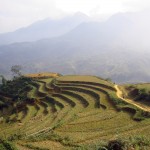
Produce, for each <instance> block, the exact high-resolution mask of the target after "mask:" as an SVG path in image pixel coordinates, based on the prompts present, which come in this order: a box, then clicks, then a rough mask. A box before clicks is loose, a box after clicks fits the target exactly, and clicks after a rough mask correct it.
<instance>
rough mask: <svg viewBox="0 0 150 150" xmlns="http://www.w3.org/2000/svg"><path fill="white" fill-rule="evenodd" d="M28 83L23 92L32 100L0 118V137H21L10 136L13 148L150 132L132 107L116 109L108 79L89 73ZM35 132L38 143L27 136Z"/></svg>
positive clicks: (97, 140) (64, 146) (65, 145)
mask: <svg viewBox="0 0 150 150" xmlns="http://www.w3.org/2000/svg"><path fill="white" fill-rule="evenodd" d="M31 86H32V90H31V91H30V92H29V93H28V96H29V97H30V98H33V99H36V101H35V102H36V103H34V104H27V105H26V106H25V107H24V109H23V110H20V111H19V112H15V113H13V114H11V115H10V116H9V119H8V121H7V122H6V121H3V122H1V123H0V135H1V136H3V137H10V135H14V134H16V135H18V134H20V135H23V136H24V138H23V139H20V140H16V141H15V144H16V146H17V148H18V149H19V150H26V149H27V150H30V149H36V148H41V149H56V150H57V149H58V150H59V149H60V150H62V149H73V148H75V147H76V146H79V145H87V144H98V143H100V142H101V141H109V140H113V139H116V138H118V137H124V136H126V137H128V136H130V135H131V134H132V135H135V134H136V135H138V134H139V135H146V136H148V137H149V136H150V120H149V119H145V120H143V121H140V122H137V121H135V120H133V115H134V114H133V113H132V112H127V111H123V110H120V111H119V110H118V109H117V107H116V105H115V103H114V101H113V100H112V99H111V97H110V94H113V95H115V96H116V90H115V88H114V84H113V83H111V82H108V81H106V80H103V79H101V78H98V77H93V76H60V77H44V78H43V77H41V76H40V77H38V78H36V79H34V82H33V83H32V85H31ZM116 98H117V96H116ZM126 107H127V106H126ZM3 113H4V110H1V114H3ZM39 137H42V138H41V139H40V140H39V141H38V142H37V141H33V140H29V139H32V138H33V139H36V138H37V139H38V138H39ZM43 137H45V138H43Z"/></svg>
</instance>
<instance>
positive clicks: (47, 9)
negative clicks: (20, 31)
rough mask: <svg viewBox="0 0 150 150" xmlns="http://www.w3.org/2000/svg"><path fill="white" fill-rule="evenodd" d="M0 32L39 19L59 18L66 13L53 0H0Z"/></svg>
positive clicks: (11, 29)
mask: <svg viewBox="0 0 150 150" xmlns="http://www.w3.org/2000/svg"><path fill="white" fill-rule="evenodd" d="M0 4H1V5H0V32H6V31H13V30H15V29H17V28H19V27H22V26H27V25H29V24H31V23H33V22H35V21H37V20H40V19H44V18H47V17H50V18H59V17H61V16H62V15H63V14H64V13H63V12H62V11H61V10H59V9H57V8H56V5H55V2H54V1H53V0H24V1H20V0H13V1H10V0H5V1H3V0H0Z"/></svg>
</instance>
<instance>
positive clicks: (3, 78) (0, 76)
mask: <svg viewBox="0 0 150 150" xmlns="http://www.w3.org/2000/svg"><path fill="white" fill-rule="evenodd" d="M0 78H1V79H2V84H3V85H6V82H7V80H6V79H5V77H4V76H3V75H0Z"/></svg>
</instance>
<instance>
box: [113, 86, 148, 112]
mask: <svg viewBox="0 0 150 150" xmlns="http://www.w3.org/2000/svg"><path fill="white" fill-rule="evenodd" d="M114 87H115V89H116V90H117V92H116V95H117V96H118V98H120V99H122V100H123V101H126V102H127V103H130V104H132V105H134V106H136V107H138V108H140V109H142V110H144V111H148V112H150V107H149V106H146V105H144V104H141V103H138V102H135V101H133V100H132V99H127V98H124V97H123V96H122V95H123V92H122V91H121V90H120V89H119V87H118V85H115V86H114Z"/></svg>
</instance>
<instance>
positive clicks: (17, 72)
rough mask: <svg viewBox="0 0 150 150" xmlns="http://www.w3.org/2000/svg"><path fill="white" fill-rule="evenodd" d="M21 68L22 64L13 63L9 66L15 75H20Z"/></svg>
mask: <svg viewBox="0 0 150 150" xmlns="http://www.w3.org/2000/svg"><path fill="white" fill-rule="evenodd" d="M21 69H22V66H20V65H14V66H12V67H11V72H12V73H13V75H14V76H15V75H16V76H19V77H20V76H21Z"/></svg>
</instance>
